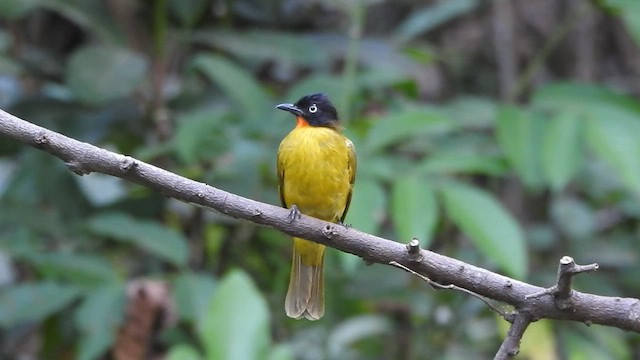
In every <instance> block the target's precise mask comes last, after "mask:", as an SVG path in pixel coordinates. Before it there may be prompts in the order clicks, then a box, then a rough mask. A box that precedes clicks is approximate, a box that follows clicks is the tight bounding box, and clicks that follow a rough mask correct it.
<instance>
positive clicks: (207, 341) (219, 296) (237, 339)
mask: <svg viewBox="0 0 640 360" xmlns="http://www.w3.org/2000/svg"><path fill="white" fill-rule="evenodd" d="M198 333H199V335H200V340H201V341H202V344H203V346H204V348H205V350H206V358H207V359H209V360H215V359H235V360H253V359H264V358H265V357H266V353H267V349H268V346H269V337H270V330H269V309H268V307H267V303H266V301H265V299H264V298H263V297H262V294H260V292H259V291H258V289H257V288H256V287H255V285H254V284H253V282H252V281H251V279H250V278H249V277H248V276H247V274H245V273H244V272H242V271H238V270H237V271H233V272H231V273H229V274H228V275H226V276H225V277H224V278H223V279H222V280H221V281H220V284H219V286H218V288H217V289H216V292H215V294H214V296H213V298H212V299H211V302H210V303H209V308H208V311H207V313H206V314H205V315H204V317H203V319H202V322H200V324H199V326H198Z"/></svg>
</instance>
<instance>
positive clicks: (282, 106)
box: [276, 104, 304, 116]
mask: <svg viewBox="0 0 640 360" xmlns="http://www.w3.org/2000/svg"><path fill="white" fill-rule="evenodd" d="M276 108H277V109H280V110H284V111H288V112H290V113H292V114H293V115H295V116H303V115H304V113H303V112H302V110H300V108H298V107H297V106H295V105H293V104H280V105H278V106H276Z"/></svg>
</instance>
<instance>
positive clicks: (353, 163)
mask: <svg viewBox="0 0 640 360" xmlns="http://www.w3.org/2000/svg"><path fill="white" fill-rule="evenodd" d="M346 141H347V149H348V150H349V162H348V170H349V183H350V184H351V186H350V188H349V194H348V195H347V203H346V204H345V206H344V211H343V212H342V216H341V217H340V222H344V218H345V216H347V211H348V210H349V205H350V204H351V195H352V194H353V183H354V182H355V181H356V168H357V167H358V159H357V158H356V147H355V146H354V145H353V142H351V140H349V139H347V140H346Z"/></svg>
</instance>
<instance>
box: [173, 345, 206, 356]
mask: <svg viewBox="0 0 640 360" xmlns="http://www.w3.org/2000/svg"><path fill="white" fill-rule="evenodd" d="M201 359H202V356H201V355H200V354H199V353H198V351H197V350H196V349H195V348H194V347H193V346H191V345H184V344H180V345H175V346H173V347H172V348H171V350H169V354H168V355H167V358H166V360H201Z"/></svg>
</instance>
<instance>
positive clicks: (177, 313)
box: [0, 0, 640, 360]
mask: <svg viewBox="0 0 640 360" xmlns="http://www.w3.org/2000/svg"><path fill="white" fill-rule="evenodd" d="M639 44H640V2H638V1H636V0H599V1H587V0H562V1H558V0H535V1H528V0H513V1H511V0H495V1H488V0H487V1H482V0H440V1H427V0H422V1H415V0H411V1H409V0H399V1H383V0H349V1H338V0H307V1H302V0H146V1H140V0H138V1H134V0H104V1H95V0H2V1H1V2H0V108H2V109H4V110H6V111H9V112H11V113H13V114H15V115H17V116H20V117H23V118H25V119H27V120H29V121H32V122H34V123H36V124H39V125H41V126H44V127H46V128H49V129H52V130H54V131H58V132H61V133H63V134H65V135H68V136H71V137H74V138H76V139H79V140H81V141H85V142H89V143H92V144H95V145H98V146H101V147H104V148H107V149H110V150H113V151H117V152H120V153H124V154H128V155H132V156H135V157H137V158H139V159H141V160H143V161H146V162H149V163H152V164H155V165H157V166H159V167H162V168H165V169H168V170H170V171H173V172H176V173H178V174H181V175H183V176H186V177H189V178H191V179H194V180H197V181H201V182H206V183H208V184H210V185H212V186H214V187H218V188H221V189H224V190H226V191H230V192H234V193H236V194H239V195H242V196H245V197H249V198H252V199H256V200H259V201H264V202H268V203H271V204H279V200H278V195H277V180H276V174H275V156H276V152H277V147H278V144H279V142H280V140H281V139H282V138H283V137H284V136H285V135H286V133H287V132H288V131H289V130H290V129H291V128H293V126H294V120H293V118H292V117H291V116H290V115H289V114H286V113H285V112H282V111H278V110H276V109H275V108H274V106H275V105H276V104H278V103H282V102H294V101H296V100H297V99H298V98H299V97H301V96H302V95H306V94H309V93H313V92H324V93H326V94H328V95H329V97H330V98H331V99H333V101H334V103H335V104H336V106H337V108H338V110H339V113H340V115H341V118H342V120H343V123H344V126H345V129H346V133H347V135H348V136H349V137H350V138H351V139H352V140H353V142H354V143H355V145H356V148H357V151H358V159H359V169H358V171H359V172H358V176H357V179H356V185H355V195H354V199H353V202H352V204H351V209H350V212H349V215H348V216H347V219H346V222H347V223H349V224H351V225H352V226H354V227H355V228H357V229H360V230H363V231H366V232H370V233H374V234H378V235H381V236H384V237H387V238H389V239H394V240H397V241H400V242H408V241H409V240H410V239H411V238H413V237H416V238H418V239H420V241H421V243H422V246H423V247H425V248H429V249H432V250H434V251H437V252H439V253H442V254H445V255H448V256H452V257H455V258H458V259H461V260H463V261H466V262H469V263H471V264H474V265H478V266H482V267H485V268H488V269H490V270H492V271H496V272H499V273H502V274H505V275H508V276H511V277H514V278H516V279H518V280H522V281H526V282H530V283H532V284H535V285H539V286H551V285H553V284H554V282H555V275H556V269H557V264H558V260H559V259H560V258H561V257H562V256H563V255H570V256H572V257H574V258H575V259H576V261H577V262H578V263H581V264H586V263H591V262H598V263H599V264H600V266H601V267H600V270H599V271H598V272H597V273H592V274H587V275H582V276H579V277H578V278H576V279H575V288H576V289H577V290H581V291H588V292H594V293H598V294H602V295H609V296H621V297H639V296H640V281H639V280H638V273H639V272H640V262H639V259H638V257H639V254H640V241H639V239H638V236H639V231H640V229H639V228H638V218H639V217H640V202H639V201H638V200H639V195H640V101H638V95H639V94H640V47H639ZM290 256H291V243H290V240H289V239H288V237H287V236H284V235H283V234H281V233H279V232H277V231H274V230H272V229H267V228H262V227H258V226H255V225H254V224H252V223H249V222H246V221H236V220H234V219H231V218H228V217H224V216H221V215H219V214H217V213H214V212H211V211H208V210H206V209H202V208H199V207H196V206H192V205H188V204H184V203H180V202H177V201H175V200H172V199H169V198H166V197H164V196H163V195H162V194H159V193H156V192H153V191H151V190H149V189H146V188H143V187H141V186H138V185H134V184H131V183H127V182H124V181H122V180H119V179H116V178H113V177H108V176H105V175H100V174H91V175H86V176H82V177H81V176H77V175H75V174H73V173H72V172H70V171H69V170H68V169H67V168H66V167H65V165H64V164H63V163H62V162H61V161H60V160H59V159H56V158H54V157H52V156H51V155H48V154H46V153H43V152H40V151H38V150H35V149H32V148H29V147H27V146H25V145H22V144H20V143H18V142H16V141H13V140H10V139H7V138H3V139H1V140H0V358H2V359H84V360H88V359H105V358H117V359H170V360H190V359H201V358H206V359H271V360H280V359H282V360H284V359H304V360H315V359H418V358H420V359H469V358H473V359H483V358H492V357H493V355H494V354H495V352H496V351H497V349H498V347H499V344H500V343H501V341H502V339H503V337H504V334H505V333H506V330H507V328H508V326H507V325H508V324H507V323H506V322H505V321H503V320H502V319H501V318H499V317H498V316H496V315H495V314H494V313H492V312H491V311H489V310H488V308H487V306H485V305H484V304H483V303H482V302H480V301H479V300H477V299H475V298H473V297H470V296H468V295H466V294H462V293H458V292H453V291H436V290H433V289H432V288H431V287H429V286H427V285H426V284H425V283H424V282H422V281H421V280H419V279H416V278H415V277H411V276H410V275H408V274H406V273H405V272H403V271H401V270H399V269H393V268H390V267H387V266H382V265H370V266H368V265H366V264H365V263H364V262H363V261H362V260H361V259H359V258H357V257H354V256H352V255H349V254H344V253H340V252H338V251H335V250H329V252H328V255H327V259H326V261H327V265H326V303H327V310H326V315H325V317H324V318H323V319H322V320H321V321H317V322H308V321H296V320H291V319H288V318H287V317H286V316H285V314H284V309H283V303H284V295H285V293H286V288H287V283H288V276H289V267H290ZM639 357H640V337H639V335H638V334H631V333H625V332H623V331H620V330H617V329H612V328H606V327H601V326H596V325H593V326H586V325H585V324H580V323H572V322H548V321H540V322H537V323H534V324H533V325H532V326H531V327H530V328H529V329H528V330H527V332H526V333H525V336H524V343H523V348H522V351H521V354H520V355H519V358H521V359H633V358H639Z"/></svg>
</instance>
